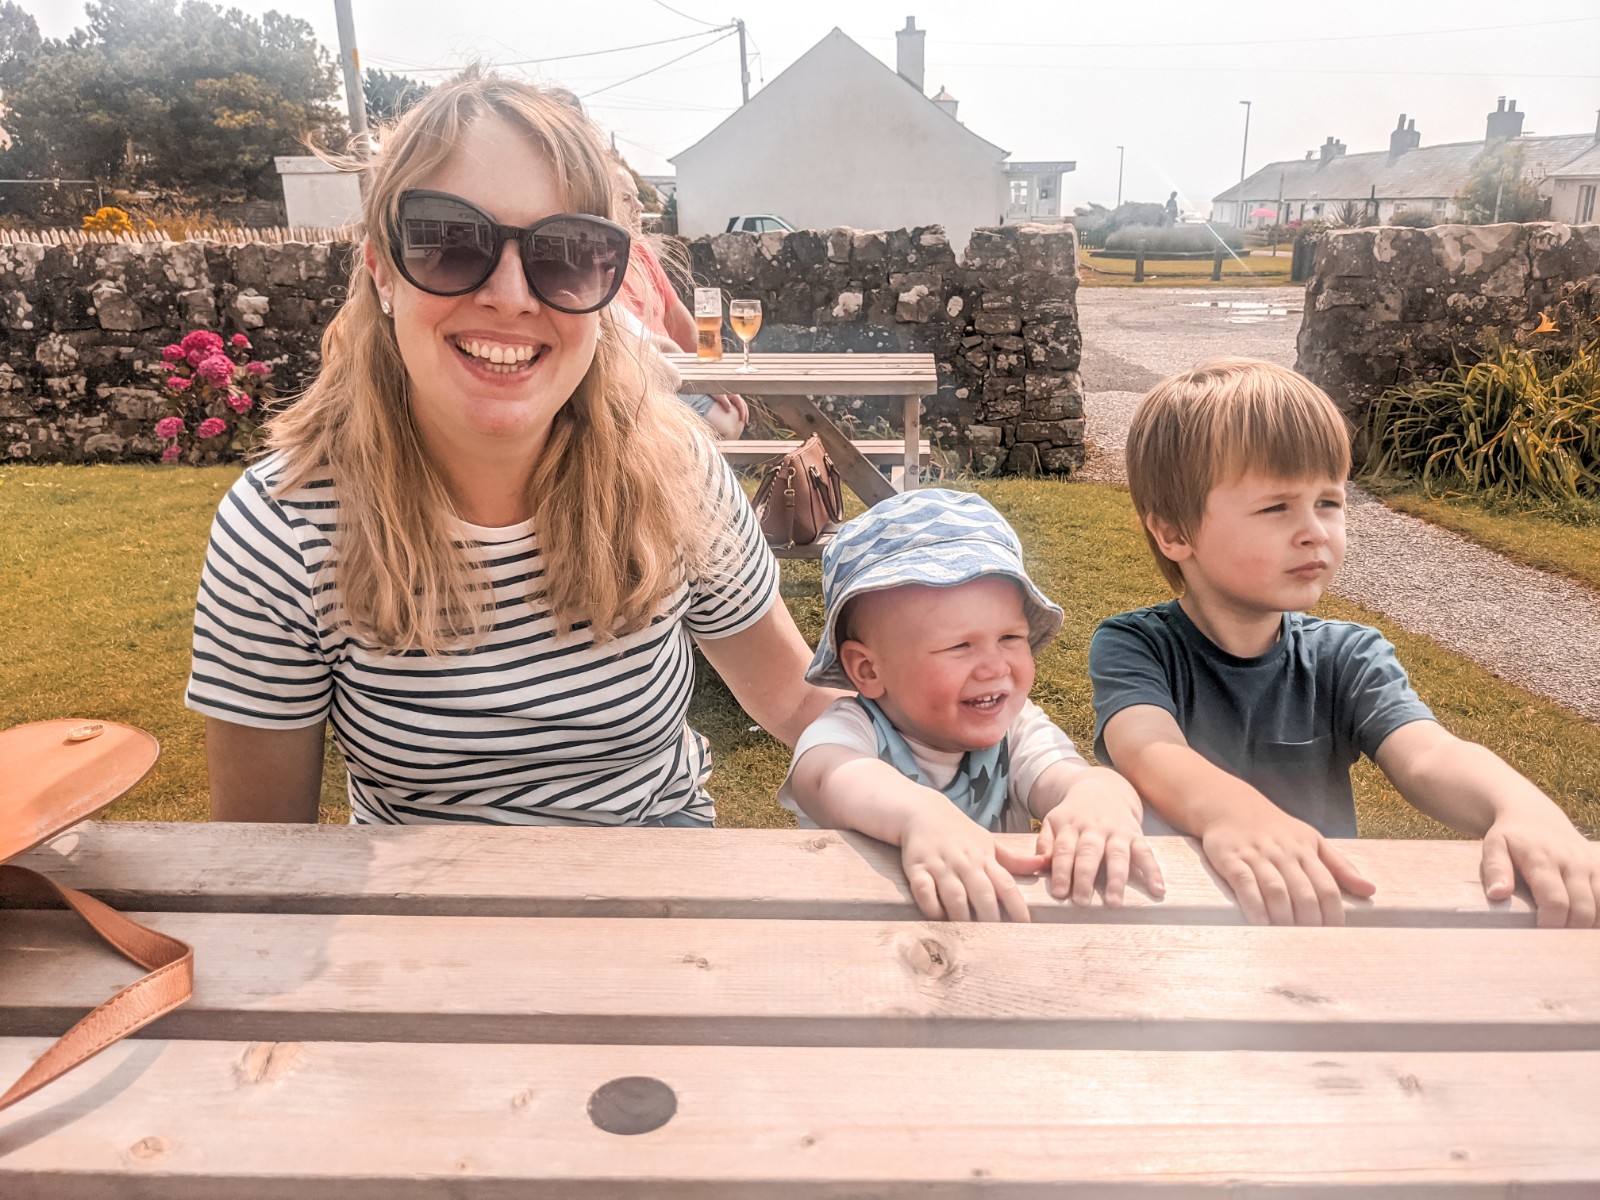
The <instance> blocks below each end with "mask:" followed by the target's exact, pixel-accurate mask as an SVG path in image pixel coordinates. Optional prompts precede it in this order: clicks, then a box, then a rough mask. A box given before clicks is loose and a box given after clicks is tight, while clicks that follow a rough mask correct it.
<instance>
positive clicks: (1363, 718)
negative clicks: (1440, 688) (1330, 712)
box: [1339, 625, 1437, 758]
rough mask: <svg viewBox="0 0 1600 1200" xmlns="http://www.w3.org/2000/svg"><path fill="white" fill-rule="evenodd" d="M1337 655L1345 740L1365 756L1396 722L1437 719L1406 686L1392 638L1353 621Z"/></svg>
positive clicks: (1372, 752)
mask: <svg viewBox="0 0 1600 1200" xmlns="http://www.w3.org/2000/svg"><path fill="white" fill-rule="evenodd" d="M1341 661H1342V663H1343V665H1344V670H1343V671H1341V673H1340V674H1341V678H1340V688H1339V703H1340V706H1341V707H1342V708H1343V709H1344V711H1345V713H1346V714H1347V716H1346V717H1345V720H1346V721H1347V722H1348V724H1347V726H1346V727H1347V728H1349V729H1350V731H1351V742H1352V743H1353V744H1354V745H1355V747H1356V748H1357V749H1358V750H1360V751H1361V753H1363V754H1365V755H1366V756H1367V757H1368V758H1375V757H1376V756H1377V753H1378V747H1379V746H1381V745H1383V743H1384V739H1386V738H1387V737H1388V736H1389V735H1390V734H1391V733H1393V732H1394V731H1395V730H1396V729H1399V728H1400V727H1401V726H1402V725H1409V724H1411V722H1413V721H1433V720H1436V719H1437V718H1436V717H1435V716H1434V715H1433V710H1432V709H1431V708H1429V707H1428V706H1427V705H1426V704H1424V703H1423V702H1422V698H1421V697H1419V696H1418V695H1417V693H1416V692H1415V691H1414V690H1412V687H1411V680H1410V678H1409V677H1408V676H1407V675H1406V669H1405V668H1404V667H1402V666H1401V665H1400V660H1399V658H1397V657H1396V656H1395V652H1394V645H1393V643H1391V642H1390V641H1389V639H1388V638H1386V637H1384V636H1383V634H1382V633H1380V632H1379V631H1378V630H1376V629H1373V628H1371V627H1370V626H1366V625H1357V626H1354V633H1353V634H1352V640H1351V644H1350V645H1349V646H1348V647H1347V648H1346V650H1345V652H1344V654H1343V655H1342V656H1341Z"/></svg>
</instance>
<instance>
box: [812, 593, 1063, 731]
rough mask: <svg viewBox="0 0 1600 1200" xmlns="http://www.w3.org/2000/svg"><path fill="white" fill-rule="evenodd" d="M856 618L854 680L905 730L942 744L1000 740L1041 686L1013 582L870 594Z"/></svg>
mask: <svg viewBox="0 0 1600 1200" xmlns="http://www.w3.org/2000/svg"><path fill="white" fill-rule="evenodd" d="M850 624H851V630H850V632H851V634H852V639H853V640H852V641H850V642H847V643H846V644H845V647H842V648H841V650H843V651H845V652H844V662H845V669H846V670H847V671H848V672H849V673H850V676H851V678H852V679H853V680H854V681H855V684H856V687H857V688H858V689H859V690H860V692H861V694H862V695H863V696H865V697H867V698H868V699H869V700H874V701H876V702H877V703H878V705H879V707H881V708H882V709H883V711H884V713H885V715H887V716H888V718H889V719H890V720H891V721H892V722H894V726H895V728H896V729H898V730H900V732H901V733H903V734H906V735H907V736H909V737H911V738H914V739H915V740H916V741H919V742H921V743H923V744H924V745H926V746H931V747H933V748H934V749H937V750H946V751H964V750H977V749H981V748H982V747H984V746H992V745H994V744H995V743H996V742H998V741H999V740H1000V739H1001V738H1002V737H1004V736H1005V732H1006V729H1007V728H1008V727H1009V726H1010V725H1011V722H1012V721H1014V720H1016V718H1017V714H1018V713H1020V712H1021V711H1022V706H1023V703H1024V702H1025V701H1026V700H1027V699H1028V693H1029V691H1031V690H1032V688H1033V651H1032V649H1031V648H1030V647H1029V645H1028V619H1027V616H1026V615H1025V613H1024V612H1023V607H1022V589H1021V588H1020V586H1019V585H1018V584H1017V583H1016V582H1015V581H1014V580H1011V579H1007V578H1004V577H990V578H984V579H975V580H973V581H972V582H970V583H963V584H960V585H958V586H956V587H945V588H936V587H925V586H923V585H921V584H908V585H907V586H905V587H897V588H889V589H886V590H885V591H881V592H868V593H867V594H865V595H863V596H858V597H857V598H856V599H855V601H854V602H853V608H852V612H851V622H850ZM846 647H856V649H854V650H846V649H845V648H846Z"/></svg>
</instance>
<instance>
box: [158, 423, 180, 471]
mask: <svg viewBox="0 0 1600 1200" xmlns="http://www.w3.org/2000/svg"><path fill="white" fill-rule="evenodd" d="M173 419H174V420H176V419H177V418H173ZM182 453H183V450H182V448H181V447H179V446H178V445H177V444H176V443H174V444H173V445H171V446H168V447H167V448H166V449H165V450H163V451H162V452H161V461H162V462H164V463H175V462H177V461H178V456H179V455H180V454H182Z"/></svg>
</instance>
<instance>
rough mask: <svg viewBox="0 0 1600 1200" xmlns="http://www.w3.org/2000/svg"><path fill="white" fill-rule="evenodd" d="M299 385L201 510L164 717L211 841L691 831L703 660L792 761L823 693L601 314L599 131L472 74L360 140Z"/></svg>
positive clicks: (646, 378) (747, 532)
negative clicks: (312, 376)
mask: <svg viewBox="0 0 1600 1200" xmlns="http://www.w3.org/2000/svg"><path fill="white" fill-rule="evenodd" d="M382 146H383V148H382V152H381V153H380V154H379V155H378V156H377V158H376V159H375V160H374V161H373V162H372V163H370V164H369V165H368V167H367V168H366V170H367V179H366V181H365V196H364V201H363V203H364V217H365V240H364V246H363V250H364V252H363V255H362V258H361V261H360V262H359V263H358V264H357V265H356V268H355V269H354V270H353V272H352V275H351V280H350V290H349V299H348V300H347V301H346V303H345V305H344V307H343V308H341V309H340V311H339V312H338V313H337V314H336V315H335V317H334V318H333V320H332V322H331V323H330V325H329V327H328V330H327V333H326V334H325V336H324V338H323V367H322V372H321V374H320V375H319V377H318V378H317V380H316V382H315V383H313V384H312V386H311V388H310V389H309V390H308V391H307V392H306V394H305V395H304V396H303V397H301V398H300V399H299V400H297V401H296V402H295V403H294V404H293V406H292V407H290V408H288V409H287V410H286V411H285V412H283V413H282V414H280V415H279V416H278V417H276V418H275V419H274V420H273V422H272V423H271V426H270V446H271V453H270V454H269V455H268V456H267V457H266V458H264V459H262V460H261V461H260V462H258V463H256V464H255V465H253V466H252V467H251V468H250V469H249V470H248V471H246V472H245V474H244V475H243V477H242V478H241V479H240V480H239V482H238V483H237V484H236V485H235V486H234V487H233V488H232V490H231V491H230V492H229V494H228V496H227V497H226V498H225V499H224V501H223V503H222V504H221V506H220V508H219V510H218V513H217V517H216V521H215V524H214V526H213V529H212V536H211V543H210V548H209V553H208V555H207V559H206V565H205V571H204V575H203V577H202V580H201V584H200V592H199V597H198V601H197V604H196V613H195V633H194V658H193V667H192V671H191V675H190V679H189V686H188V693H187V702H188V704H189V706H190V707H191V708H193V709H195V710H196V711H198V712H200V713H203V714H204V715H205V716H206V718H207V722H206V749H207V758H208V761H209V765H210V772H211V810H212V817H213V819H216V820H225V821H234V820H258V821H314V820H315V819H316V814H317V798H318V794H319V791H320V786H321V772H322V745H323V731H324V727H325V724H326V723H327V722H328V721H329V720H330V719H331V721H332V722H333V732H334V736H335V738H336V740H337V741H338V743H339V746H340V748H341V749H342V750H343V752H344V757H345V760H346V763H347V764H348V768H349V777H350V805H351V819H352V820H353V821H354V822H356V823H369V822H370V823H379V822H390V823H398V822H447V821H456V822H460V821H467V822H487V823H497V824H508V825H513V824H515V825H521V824H576V825H626V824H657V825H659V824H672V825H699V826H704V825H707V824H709V823H710V822H711V820H712V817H713V805H712V801H711V798H710V796H709V795H708V793H707V792H706V788H705V784H706V779H707V776H708V775H709V772H710V761H709V756H708V753H707V748H706V744H705V742H704V740H703V739H702V738H701V737H700V736H699V735H698V734H696V733H695V732H694V731H693V730H691V729H690V728H689V727H688V725H687V722H686V713H687V707H688V702H689V696H690V692H691V690H692V686H693V682H694V661H693V652H692V647H693V646H694V645H698V646H699V647H700V648H701V649H702V650H703V651H704V653H705V656H706V658H707V660H708V661H709V662H710V663H711V665H712V666H713V667H714V668H715V669H716V670H717V671H718V672H719V673H720V674H721V676H722V678H723V679H724V680H725V681H726V682H727V684H728V686H729V688H730V689H731V690H732V692H733V694H734V696H735V697H736V698H737V699H738V701H739V702H740V704H742V705H743V706H744V708H745V709H746V711H747V712H749V714H750V715H751V716H752V717H754V718H755V719H756V720H757V721H759V722H760V723H761V724H762V725H763V726H764V727H765V728H766V729H767V730H769V731H770V732H771V733H772V734H773V735H774V736H775V737H777V738H778V739H780V740H781V741H783V742H784V743H785V744H788V745H791V746H792V745H793V744H794V741H795V739H796V738H797V737H798V735H799V733H800V732H801V730H803V729H804V728H805V727H806V725H807V724H808V723H809V722H810V721H811V719H812V718H813V717H815V716H816V715H817V714H819V713H820V712H821V711H822V709H823V708H824V707H826V706H827V704H828V703H829V701H830V700H831V699H833V696H834V694H833V693H830V692H826V691H822V690H819V689H817V688H814V687H812V686H811V685H809V684H807V683H806V682H805V681H804V678H803V676H804V673H805V669H806V664H807V662H808V661H809V659H810V651H809V649H808V648H807V646H806V645H805V642H804V641H803V639H802V638H801V637H800V635H799V632H798V631H797V630H796V628H795V626H794V623H793V621H792V620H791V618H790V616H789V614H788V611H787V610H786V609H785V607H784V605H783V603H782V601H781V600H780V599H779V598H778V580H777V571H776V564H775V563H774V561H773V559H772V556H771V554H770V552H769V551H768V550H767V549H766V546H765V544H764V543H763V541H762V539H761V536H760V533H759V530H758V529H757V527H756V525H755V522H754V519H753V517H752V515H751V513H750V510H749V507H748V505H747V504H746V503H745V501H744V498H743V495H742V493H741V492H740V491H739V489H738V485H737V483H736V481H735V480H734V478H733V476H732V475H731V474H730V473H729V472H728V470H727V468H726V467H725V465H724V464H723V462H722V460H721V458H720V456H719V455H717V454H716V452H715V450H714V449H713V448H712V447H711V445H710V443H709V441H708V439H707V438H706V436H705V435H704V433H703V432H701V429H702V427H701V425H700V422H699V421H698V419H697V418H696V417H695V416H694V415H693V413H691V412H690V411H689V409H688V408H686V407H685V406H684V405H682V404H680V403H678V402H677V401H676V399H675V398H674V397H673V396H672V394H671V393H670V392H669V391H668V390H667V389H666V388H665V387H664V386H663V384H662V381H661V380H660V378H659V376H657V375H655V374H653V373H652V368H651V367H650V366H649V365H648V364H647V363H641V361H640V358H641V355H640V353H639V349H638V347H639V342H638V339H637V338H635V337H633V336H632V335H628V334H624V333H622V332H621V331H620V330H619V327H618V326H617V325H616V324H614V323H613V317H612V314H611V312H610V311H609V310H608V307H607V306H608V305H609V303H610V301H611V300H612V299H613V298H614V296H615V294H616V291H617V289H618V287H619V286H620V283H621V277H622V274H623V272H624V270H625V267H626V263H627V260H628V248H629V237H628V234H627V231H626V230H624V229H623V228H622V227H621V226H619V225H616V224H614V223H613V222H612V221H611V220H610V219H609V218H610V216H611V213H612V206H613V197H614V196H615V192H616V186H615V179H614V176H613V174H612V165H611V160H610V159H609V156H608V155H607V153H606V151H605V148H604V146H603V145H602V143H601V141H600V138H599V135H598V132H597V131H596V130H595V128H594V127H593V126H592V125H591V124H590V123H589V121H588V119H587V118H585V117H584V116H583V115H582V114H581V113H578V112H576V111H574V110H573V109H571V108H570V107H568V106H566V105H565V104H562V103H561V102H559V101H558V100H556V99H553V98H552V97H550V96H549V95H548V94H546V93H544V92H542V91H540V90H539V89H537V88H535V87H531V86H528V85H525V84H520V83H514V82H511V81H507V80H500V79H495V78H483V77H478V76H477V75H475V74H472V75H469V76H468V77H465V78H463V79H461V80H458V81H456V82H454V83H452V84H449V85H446V86H444V87H441V88H439V89H437V90H436V91H434V92H432V93H431V94H430V95H429V96H428V97H427V98H426V99H425V100H423V101H422V102H421V103H419V104H418V105H417V106H416V107H415V108H413V109H411V110H410V111H409V112H408V113H407V114H406V115H405V116H404V117H403V118H402V119H401V120H400V122H399V123H398V125H397V126H396V127H395V128H393V129H392V130H390V131H389V132H388V133H387V135H386V136H385V137H384V139H383V143H382Z"/></svg>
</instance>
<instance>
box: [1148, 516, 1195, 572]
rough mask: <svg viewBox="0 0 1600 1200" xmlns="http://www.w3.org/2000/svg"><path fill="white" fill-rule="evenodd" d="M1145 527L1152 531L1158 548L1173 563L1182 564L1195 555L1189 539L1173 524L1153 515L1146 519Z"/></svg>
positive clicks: (1151, 534) (1151, 533)
mask: <svg viewBox="0 0 1600 1200" xmlns="http://www.w3.org/2000/svg"><path fill="white" fill-rule="evenodd" d="M1144 527H1145V528H1146V529H1148V530H1149V531H1150V537H1151V538H1152V539H1153V540H1154V541H1155V544H1156V548H1157V549H1159V550H1160V551H1161V553H1162V554H1163V555H1165V556H1166V557H1167V558H1168V559H1170V560H1171V561H1173V562H1182V561H1183V560H1184V559H1186V558H1189V557H1191V556H1192V555H1193V554H1194V550H1193V548H1192V547H1191V546H1190V545H1189V538H1188V537H1187V536H1186V535H1185V534H1184V533H1183V532H1182V531H1180V530H1179V529H1178V527H1177V526H1176V525H1174V524H1172V522H1170V521H1168V520H1165V519H1164V518H1162V517H1158V516H1156V515H1155V514H1153V513H1152V514H1151V515H1150V516H1148V517H1146V518H1145V519H1144Z"/></svg>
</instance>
